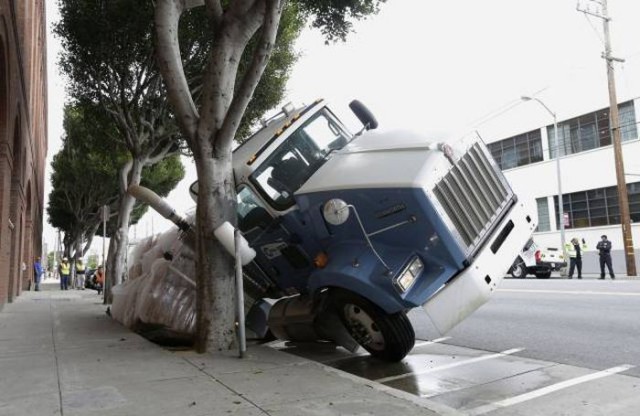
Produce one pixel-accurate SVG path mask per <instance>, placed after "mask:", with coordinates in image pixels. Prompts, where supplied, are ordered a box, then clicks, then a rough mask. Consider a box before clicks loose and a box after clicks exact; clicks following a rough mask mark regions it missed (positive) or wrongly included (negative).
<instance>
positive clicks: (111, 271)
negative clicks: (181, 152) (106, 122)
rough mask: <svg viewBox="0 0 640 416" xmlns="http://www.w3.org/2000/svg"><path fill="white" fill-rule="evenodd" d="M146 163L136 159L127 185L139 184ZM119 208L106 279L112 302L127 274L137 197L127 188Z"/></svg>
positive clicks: (121, 194) (108, 299)
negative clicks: (116, 287) (112, 289)
mask: <svg viewBox="0 0 640 416" xmlns="http://www.w3.org/2000/svg"><path fill="white" fill-rule="evenodd" d="M143 166H144V163H142V162H141V161H139V160H134V161H133V164H132V166H131V172H129V176H128V177H129V180H128V183H127V184H126V186H127V187H128V186H131V185H139V184H140V178H141V176H142V168H143ZM121 191H122V192H121V193H120V204H119V209H118V226H117V228H116V230H115V232H114V233H113V235H112V236H111V240H110V242H109V255H108V257H107V270H106V272H107V273H106V281H105V303H111V300H112V295H111V288H112V287H113V286H115V285H118V284H120V283H122V281H123V280H124V276H125V274H126V258H127V251H128V249H129V222H130V220H131V211H133V207H134V205H135V202H136V200H135V198H134V197H132V196H131V195H129V194H128V193H127V192H126V191H127V190H126V189H123V190H121Z"/></svg>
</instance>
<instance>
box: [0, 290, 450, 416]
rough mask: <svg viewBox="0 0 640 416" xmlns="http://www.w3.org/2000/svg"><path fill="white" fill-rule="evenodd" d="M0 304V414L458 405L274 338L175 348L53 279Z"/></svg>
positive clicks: (185, 414)
mask: <svg viewBox="0 0 640 416" xmlns="http://www.w3.org/2000/svg"><path fill="white" fill-rule="evenodd" d="M47 289H50V290H45V291H41V292H24V293H23V294H22V295H21V296H20V297H19V298H18V299H17V300H16V301H15V302H14V303H12V304H8V305H6V306H5V307H4V309H3V311H2V312H0V374H1V375H2V376H1V377H0V415H1V416H22V415H25V416H27V415H28V416H31V415H38V416H40V415H43V416H44V415H62V416H73V415H77V416H85V415H100V416H103V415H114V416H115V415H117V416H123V415H132V416H133V415H136V416H138V415H153V416H163V415H179V416H205V415H238V416H252V415H294V416H295V415H395V414H397V415H403V416H411V415H422V416H429V415H437V414H441V415H453V414H456V413H455V412H453V411H451V410H450V409H449V408H446V407H443V406H440V405H438V404H437V403H434V402H431V401H428V400H423V399H420V398H418V397H416V396H411V395H408V394H405V393H402V392H399V391H396V390H392V389H389V388H387V387H385V386H382V385H379V384H376V383H374V382H370V381H367V380H364V379H360V378H357V377H355V376H351V375H347V374H346V373H342V372H340V371H338V370H335V369H330V368H329V367H325V366H323V365H321V364H318V363H315V362H311V361H308V360H305V359H303V358H299V357H296V356H293V355H290V354H287V353H284V352H279V351H275V350H273V349H271V348H269V347H268V346H261V345H252V346H249V351H248V357H247V358H245V359H243V360H241V359H239V358H237V354H236V353H235V352H226V353H216V354H202V355H199V354H196V353H194V352H192V351H181V352H171V351H168V350H165V349H163V348H161V347H159V346H157V345H155V344H153V343H151V342H148V341H147V340H145V339H144V338H142V337H140V336H138V335H136V334H134V333H132V332H130V331H129V330H128V329H127V328H125V327H123V326H121V325H120V324H118V323H117V322H115V321H114V320H112V319H111V318H109V317H108V316H106V314H105V312H104V311H105V307H104V306H103V305H102V304H101V302H100V298H99V297H98V295H97V294H96V292H94V291H75V290H69V291H64V292H61V291H59V290H56V286H55V285H50V286H49V287H48V288H47Z"/></svg>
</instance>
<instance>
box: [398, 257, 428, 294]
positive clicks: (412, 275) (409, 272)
mask: <svg viewBox="0 0 640 416" xmlns="http://www.w3.org/2000/svg"><path fill="white" fill-rule="evenodd" d="M422 270H424V264H422V260H420V259H419V258H418V257H416V258H414V259H413V260H411V262H410V263H409V265H408V266H407V267H406V268H405V269H404V270H403V271H402V273H400V274H399V275H398V277H397V278H396V285H397V286H398V287H399V288H400V290H401V291H403V292H406V291H407V290H408V289H409V288H410V287H411V285H413V282H415V280H416V278H417V277H418V276H420V273H422Z"/></svg>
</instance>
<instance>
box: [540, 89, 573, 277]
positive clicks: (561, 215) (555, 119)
mask: <svg viewBox="0 0 640 416" xmlns="http://www.w3.org/2000/svg"><path fill="white" fill-rule="evenodd" d="M538 101H539V100H538ZM543 105H544V104H543ZM545 108H546V106H545ZM547 110H548V109H547ZM552 114H553V131H554V136H555V139H556V172H557V175H558V215H559V218H560V247H562V255H563V258H564V260H565V261H566V259H567V250H566V248H565V241H566V240H565V236H564V204H563V202H562V174H561V172H560V141H559V140H558V117H557V115H556V113H552ZM564 270H565V272H566V269H564ZM565 272H563V273H562V274H563V275H564V274H565Z"/></svg>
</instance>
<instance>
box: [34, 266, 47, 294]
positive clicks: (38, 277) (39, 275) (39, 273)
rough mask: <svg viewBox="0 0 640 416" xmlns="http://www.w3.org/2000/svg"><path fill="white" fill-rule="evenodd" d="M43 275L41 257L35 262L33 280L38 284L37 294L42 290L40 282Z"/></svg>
mask: <svg viewBox="0 0 640 416" xmlns="http://www.w3.org/2000/svg"><path fill="white" fill-rule="evenodd" d="M43 273H44V269H43V268H42V263H40V257H36V261H34V262H33V279H34V280H35V284H36V292H37V291H39V290H40V281H41V280H42V275H43Z"/></svg>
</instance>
